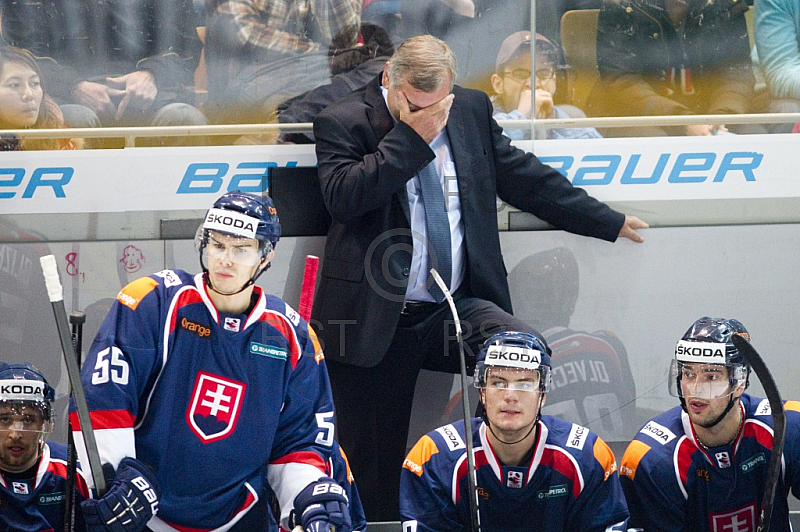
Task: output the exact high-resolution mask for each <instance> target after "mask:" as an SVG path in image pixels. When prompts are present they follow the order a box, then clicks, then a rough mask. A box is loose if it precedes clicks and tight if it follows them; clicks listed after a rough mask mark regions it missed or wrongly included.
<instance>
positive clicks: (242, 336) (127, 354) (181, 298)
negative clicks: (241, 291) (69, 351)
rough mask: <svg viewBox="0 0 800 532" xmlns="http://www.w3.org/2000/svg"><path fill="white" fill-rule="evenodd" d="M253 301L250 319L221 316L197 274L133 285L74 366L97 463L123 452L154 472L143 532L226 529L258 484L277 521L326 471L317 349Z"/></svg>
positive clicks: (264, 301) (300, 329) (306, 332)
mask: <svg viewBox="0 0 800 532" xmlns="http://www.w3.org/2000/svg"><path fill="white" fill-rule="evenodd" d="M255 294H256V296H257V298H258V301H257V303H256V305H255V307H254V308H253V310H252V311H250V313H249V314H247V315H245V314H241V315H233V314H226V313H223V312H220V311H218V310H217V309H216V308H215V307H214V305H213V303H212V302H211V300H210V299H209V297H208V294H207V292H206V287H205V286H204V284H203V279H202V275H201V274H198V275H196V276H191V275H190V274H188V273H186V272H184V271H180V270H165V271H162V272H159V273H156V274H155V275H152V276H150V277H144V278H141V279H138V280H136V281H134V282H132V283H130V284H129V285H127V286H126V287H125V288H123V289H122V290H121V291H120V292H119V294H118V296H117V300H116V301H115V303H114V305H113V306H112V308H111V310H110V311H109V313H108V316H107V317H106V319H105V321H104V322H103V325H102V327H101V328H100V331H99V332H98V334H97V337H96V338H95V340H94V342H93V344H92V347H91V349H90V351H89V355H88V357H87V360H86V362H85V363H84V365H83V369H82V372H81V379H82V381H83V385H84V387H85V388H86V397H87V401H88V403H89V409H90V411H91V419H92V423H93V425H94V429H95V431H96V437H97V443H98V447H99V451H100V456H101V460H102V461H103V462H108V463H111V464H112V465H114V466H115V467H116V465H117V464H118V463H119V461H120V460H121V459H122V458H123V457H125V456H133V457H135V458H137V459H138V460H141V461H142V462H144V463H145V464H146V465H147V466H149V467H150V468H152V469H153V471H155V473H156V476H157V478H158V483H159V485H160V489H161V497H160V504H159V511H158V515H157V516H156V517H154V518H153V519H152V520H151V521H150V523H149V526H150V528H152V529H154V530H170V529H172V528H179V527H190V528H192V529H197V530H212V529H214V530H220V531H224V530H227V529H228V528H229V527H230V526H232V525H233V524H235V523H236V522H237V521H238V520H239V519H241V518H242V516H243V515H244V513H245V512H247V511H248V510H249V509H250V508H252V507H253V506H254V505H255V503H256V502H257V501H258V500H259V498H260V497H262V496H263V493H264V489H263V488H264V487H265V483H268V484H269V486H270V488H271V489H272V491H274V493H275V494H276V496H277V498H278V500H279V502H280V505H281V517H282V521H283V524H284V526H286V524H287V518H288V514H289V511H290V510H292V503H293V501H294V497H295V496H296V495H297V493H299V492H300V491H301V490H302V489H303V488H304V487H305V486H307V485H308V484H309V483H310V482H313V481H315V480H317V479H318V478H320V477H322V476H324V474H325V473H324V472H325V468H326V461H327V459H328V457H329V456H330V454H331V445H332V443H333V430H334V421H333V401H332V398H331V394H330V384H329V382H328V375H327V370H326V368H325V363H324V359H323V358H324V357H323V355H322V350H321V349H320V346H319V342H318V341H317V339H316V336H315V334H314V332H313V330H311V329H310V328H308V326H307V324H306V323H305V321H303V320H302V319H301V318H300V316H299V315H298V314H297V313H296V312H295V311H294V310H293V309H291V308H290V307H289V306H288V305H287V304H286V303H284V302H283V301H281V300H280V299H278V298H276V297H274V296H269V295H266V294H264V293H263V292H262V291H261V289H260V288H258V287H255ZM72 419H73V422H74V423H77V416H75V415H72ZM75 426H77V425H75ZM76 437H79V433H77V432H76ZM267 527H268V524H267V523H265V524H264V530H266V529H267Z"/></svg>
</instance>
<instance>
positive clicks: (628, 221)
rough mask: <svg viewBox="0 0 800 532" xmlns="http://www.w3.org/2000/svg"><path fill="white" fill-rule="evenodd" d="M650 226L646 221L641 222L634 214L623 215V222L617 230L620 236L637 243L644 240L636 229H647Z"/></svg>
mask: <svg viewBox="0 0 800 532" xmlns="http://www.w3.org/2000/svg"><path fill="white" fill-rule="evenodd" d="M648 227H650V226H649V225H647V222H643V221H642V220H640V219H639V218H638V217H636V216H629V215H627V214H626V215H625V223H624V224H622V229H620V230H619V237H620V238H628V239H630V240H633V241H634V242H636V243H637V244H641V243H642V242H644V237H642V235H640V234H639V233H637V232H636V229H647V228H648Z"/></svg>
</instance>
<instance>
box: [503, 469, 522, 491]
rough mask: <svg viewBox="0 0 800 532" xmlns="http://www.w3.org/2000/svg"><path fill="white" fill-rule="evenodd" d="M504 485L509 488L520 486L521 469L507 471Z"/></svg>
mask: <svg viewBox="0 0 800 532" xmlns="http://www.w3.org/2000/svg"><path fill="white" fill-rule="evenodd" d="M506 486H508V487H509V488H521V487H522V471H509V472H508V477H507V478H506Z"/></svg>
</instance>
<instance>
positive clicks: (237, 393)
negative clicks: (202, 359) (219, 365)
mask: <svg viewBox="0 0 800 532" xmlns="http://www.w3.org/2000/svg"><path fill="white" fill-rule="evenodd" d="M246 388H247V385H246V384H244V383H242V382H237V381H234V380H230V379H226V378H224V377H220V376H218V375H212V374H210V373H206V372H203V371H201V372H199V373H198V374H197V380H196V381H195V384H194V390H193V391H192V401H191V404H190V406H189V410H188V411H187V412H186V420H187V422H188V423H189V426H190V427H191V429H192V432H194V433H195V435H196V436H197V437H198V438H200V440H201V441H202V442H203V443H209V442H212V441H216V440H221V439H223V438H227V437H228V436H230V434H231V433H232V432H233V430H234V429H235V428H236V420H237V419H238V417H239V411H240V410H241V407H242V399H243V398H244V392H245V389H246Z"/></svg>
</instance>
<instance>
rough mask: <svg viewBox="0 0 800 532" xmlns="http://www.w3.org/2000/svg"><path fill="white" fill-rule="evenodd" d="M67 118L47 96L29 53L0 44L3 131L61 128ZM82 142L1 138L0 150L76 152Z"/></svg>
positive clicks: (0, 116)
mask: <svg viewBox="0 0 800 532" xmlns="http://www.w3.org/2000/svg"><path fill="white" fill-rule="evenodd" d="M63 127H64V116H63V115H62V114H61V109H59V107H58V104H56V103H55V102H54V101H53V99H52V98H51V97H50V96H48V95H47V94H45V90H44V85H43V84H42V71H41V70H40V69H39V65H38V64H37V63H36V59H35V58H34V57H33V55H31V53H30V52H28V51H27V50H23V49H20V48H17V47H15V46H6V45H0V129H29V128H36V129H61V128H63ZM79 145H81V142H80V141H79V140H77V139H76V140H75V141H72V140H70V139H23V140H20V139H17V138H15V137H8V136H6V137H4V138H2V139H0V151H18V150H58V149H75V148H76V146H79Z"/></svg>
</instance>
